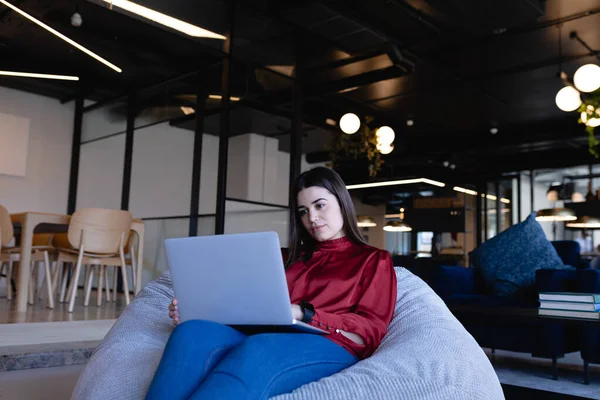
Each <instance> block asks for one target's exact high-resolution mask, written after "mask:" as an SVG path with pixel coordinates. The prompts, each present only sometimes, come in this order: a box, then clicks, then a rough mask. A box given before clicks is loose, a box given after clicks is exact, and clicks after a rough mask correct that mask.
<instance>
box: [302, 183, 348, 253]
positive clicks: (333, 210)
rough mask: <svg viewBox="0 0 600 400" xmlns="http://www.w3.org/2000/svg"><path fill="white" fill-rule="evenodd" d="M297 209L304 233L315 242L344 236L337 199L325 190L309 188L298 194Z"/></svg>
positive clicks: (342, 221)
mask: <svg viewBox="0 0 600 400" xmlns="http://www.w3.org/2000/svg"><path fill="white" fill-rule="evenodd" d="M297 201H298V209H297V210H296V211H297V212H298V214H299V215H300V218H301V220H302V225H304V228H305V229H306V231H307V232H308V233H309V234H310V236H312V238H313V239H314V240H316V241H317V242H324V241H326V240H332V239H339V238H341V237H344V236H346V233H345V232H344V218H343V217H342V210H341V208H340V204H339V203H338V201H337V198H336V197H335V196H334V195H333V194H332V193H331V192H330V191H329V190H327V189H325V188H323V187H320V186H311V187H308V188H305V189H302V190H301V191H300V192H298V197H297Z"/></svg>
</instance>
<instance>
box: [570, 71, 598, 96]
mask: <svg viewBox="0 0 600 400" xmlns="http://www.w3.org/2000/svg"><path fill="white" fill-rule="evenodd" d="M573 83H574V84H575V87H576V88H577V89H578V90H579V91H581V92H584V93H591V92H593V91H595V90H597V89H598V88H600V67H599V66H597V65H596V64H586V65H584V66H582V67H579V69H578V70H577V71H575V75H573Z"/></svg>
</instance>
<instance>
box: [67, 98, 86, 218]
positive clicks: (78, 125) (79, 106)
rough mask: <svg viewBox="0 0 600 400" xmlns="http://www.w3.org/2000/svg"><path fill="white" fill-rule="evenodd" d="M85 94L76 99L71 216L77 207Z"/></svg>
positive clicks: (68, 205) (71, 171) (70, 176)
mask: <svg viewBox="0 0 600 400" xmlns="http://www.w3.org/2000/svg"><path fill="white" fill-rule="evenodd" d="M83 102H84V98H83V94H81V93H80V94H79V96H77V98H76V99H75V120H74V122H73V141H72V143H71V170H70V175H69V199H68V201H67V214H68V215H71V214H73V213H74V212H75V209H76V207H77V185H78V181H79V158H80V154H81V132H82V127H83Z"/></svg>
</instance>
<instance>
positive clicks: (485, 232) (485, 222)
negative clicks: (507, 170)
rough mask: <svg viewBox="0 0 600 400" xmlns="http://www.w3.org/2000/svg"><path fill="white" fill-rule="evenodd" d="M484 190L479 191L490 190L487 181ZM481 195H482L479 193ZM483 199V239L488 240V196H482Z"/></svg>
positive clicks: (485, 191)
mask: <svg viewBox="0 0 600 400" xmlns="http://www.w3.org/2000/svg"><path fill="white" fill-rule="evenodd" d="M483 188H484V190H483V191H482V192H479V193H487V192H488V183H487V182H485V184H484V186H483ZM479 197H481V196H480V195H479ZM481 201H483V241H484V242H487V240H488V199H487V197H481Z"/></svg>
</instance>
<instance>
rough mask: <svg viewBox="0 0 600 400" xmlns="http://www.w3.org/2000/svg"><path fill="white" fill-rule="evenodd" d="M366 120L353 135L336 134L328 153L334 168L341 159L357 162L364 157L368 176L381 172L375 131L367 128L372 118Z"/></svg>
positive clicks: (381, 163) (381, 161)
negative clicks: (347, 158) (348, 158)
mask: <svg viewBox="0 0 600 400" xmlns="http://www.w3.org/2000/svg"><path fill="white" fill-rule="evenodd" d="M366 120H367V123H366V124H365V123H363V124H362V126H361V128H360V129H359V130H358V132H356V133H355V134H353V135H348V134H345V133H343V132H338V133H337V134H336V135H335V136H334V138H333V140H332V142H331V145H330V146H329V152H330V155H331V161H332V166H333V167H334V168H335V167H336V166H338V165H339V162H340V160H341V159H342V158H346V157H352V158H354V159H355V160H357V159H358V158H360V157H365V158H366V159H367V160H368V162H369V176H370V177H375V176H377V174H378V173H379V171H380V170H381V166H382V165H383V159H382V158H381V153H380V152H379V151H378V150H377V136H376V135H375V130H373V129H371V128H370V127H369V126H368V124H369V123H370V122H371V121H372V118H369V117H367V119H366Z"/></svg>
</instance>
